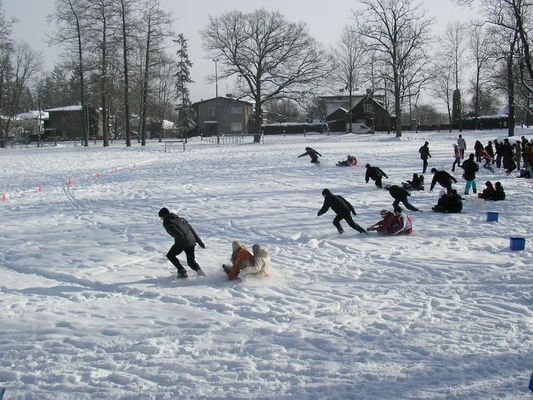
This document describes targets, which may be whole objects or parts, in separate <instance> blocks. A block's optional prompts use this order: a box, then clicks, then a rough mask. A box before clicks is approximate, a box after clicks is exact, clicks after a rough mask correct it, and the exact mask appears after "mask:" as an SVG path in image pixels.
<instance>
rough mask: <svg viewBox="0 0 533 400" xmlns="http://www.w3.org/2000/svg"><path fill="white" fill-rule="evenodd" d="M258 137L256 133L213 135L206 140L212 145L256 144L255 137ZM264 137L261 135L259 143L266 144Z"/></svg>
mask: <svg viewBox="0 0 533 400" xmlns="http://www.w3.org/2000/svg"><path fill="white" fill-rule="evenodd" d="M256 136H258V135H256V134H254V133H246V134H244V133H236V134H223V135H219V136H217V135H213V136H207V137H205V139H206V140H207V143H211V144H237V143H247V142H251V143H254V142H255V137H256ZM264 141H265V140H264V136H263V134H262V133H261V134H259V142H260V143H264Z"/></svg>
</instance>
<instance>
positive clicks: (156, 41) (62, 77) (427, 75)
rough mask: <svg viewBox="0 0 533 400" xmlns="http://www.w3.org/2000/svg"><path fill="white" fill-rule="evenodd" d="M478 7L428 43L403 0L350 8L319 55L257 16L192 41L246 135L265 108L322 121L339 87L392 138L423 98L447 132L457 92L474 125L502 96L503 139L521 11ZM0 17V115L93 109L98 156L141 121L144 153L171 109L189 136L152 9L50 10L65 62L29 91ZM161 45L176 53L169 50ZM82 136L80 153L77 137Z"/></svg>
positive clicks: (123, 2)
mask: <svg viewBox="0 0 533 400" xmlns="http://www.w3.org/2000/svg"><path fill="white" fill-rule="evenodd" d="M456 1H457V3H469V4H471V3H473V2H474V1H476V0H456ZM477 1H478V2H479V3H478V6H479V7H480V9H481V10H483V18H482V19H480V20H479V21H477V22H472V23H470V24H468V25H467V24H459V23H453V24H450V25H448V27H447V29H446V31H445V33H444V35H443V36H442V37H440V38H438V41H437V40H436V38H435V37H434V36H433V35H432V31H431V29H432V26H433V22H434V21H433V20H432V19H430V18H428V17H427V15H426V13H425V11H424V10H423V8H422V7H421V5H420V4H417V3H415V2H414V1H413V0H361V1H360V4H361V9H360V10H357V11H356V12H355V11H354V14H353V22H352V23H351V24H350V25H348V26H346V28H345V29H344V31H343V34H342V36H341V38H340V41H339V45H338V46H337V48H335V49H330V50H326V49H324V48H323V47H322V46H321V45H320V44H319V43H318V42H317V41H316V40H315V39H313V38H312V37H311V36H310V34H309V33H308V31H307V28H306V26H305V24H303V23H292V22H289V21H287V20H286V19H285V17H284V16H283V15H281V14H280V13H278V12H270V11H266V10H264V9H261V10H256V11H253V12H250V13H243V12H240V11H228V12H225V13H224V14H222V15H220V16H212V17H210V18H209V23H208V25H207V26H206V27H205V29H203V30H202V32H201V34H202V38H203V44H204V48H205V50H206V53H207V55H208V57H210V58H213V59H216V60H217V61H218V62H219V63H220V64H219V65H220V66H221V71H220V78H221V79H223V78H231V79H233V80H234V81H235V85H236V87H235V90H234V93H235V94H236V95H237V97H238V98H251V99H253V101H254V102H255V118H254V121H255V130H256V132H260V130H261V123H262V114H263V110H264V109H265V108H267V109H269V111H271V112H272V113H274V114H275V113H276V111H279V114H282V113H283V112H288V111H289V110H290V111H291V112H292V113H294V108H295V107H294V104H299V105H302V104H306V105H307V107H306V110H307V116H309V117H313V116H320V117H324V115H323V114H322V115H320V114H321V110H320V107H317V103H316V99H315V98H314V96H313V95H316V94H317V93H324V88H330V89H331V88H333V87H336V88H338V87H339V86H340V87H342V88H344V89H346V90H347V91H348V93H349V98H350V102H351V99H352V96H353V93H354V92H355V90H356V88H358V87H366V88H371V90H372V91H373V92H379V93H384V94H385V98H386V104H385V105H386V107H387V108H389V110H390V111H391V112H392V114H394V115H395V116H396V127H395V130H396V134H397V135H398V136H400V135H401V130H402V125H401V123H402V114H404V113H405V112H407V113H408V114H409V117H410V119H412V118H411V117H412V115H413V113H415V115H416V112H417V111H418V112H419V117H420V116H422V113H425V114H430V112H428V111H431V110H430V109H429V108H428V107H424V106H423V105H419V104H418V102H419V99H420V96H421V93H423V92H424V91H425V92H426V93H431V94H432V95H433V96H434V97H435V98H438V99H440V100H441V101H442V103H443V104H444V105H445V106H446V109H447V110H448V120H449V122H450V126H451V125H452V123H454V122H457V123H459V124H460V121H461V118H462V117H463V116H464V115H465V112H464V111H463V110H464V107H465V105H464V100H463V96H462V93H463V92H465V91H470V92H471V94H472V96H471V98H472V101H471V112H472V115H473V116H475V117H477V116H479V115H480V114H481V113H483V112H484V111H486V110H490V109H491V108H494V98H495V96H493V95H491V93H495V92H498V93H505V95H506V96H507V103H508V107H509V127H510V131H509V134H510V135H512V134H513V131H512V129H513V127H514V114H515V107H516V104H517V100H519V101H518V104H522V105H525V104H526V103H527V99H528V98H529V97H530V96H531V94H532V92H533V85H531V81H530V78H531V77H532V76H533V70H532V68H533V67H532V65H533V62H532V61H531V55H530V53H529V36H528V35H529V29H530V28H531V27H532V21H531V19H530V17H531V16H530V12H531V5H530V3H529V2H528V1H526V0H477ZM0 16H1V17H2V18H1V20H0V45H1V46H0V52H2V53H1V54H2V55H3V57H4V56H5V58H2V60H4V61H3V62H2V64H1V65H0V67H2V69H1V70H0V99H1V100H0V107H2V113H3V114H5V115H11V114H12V113H14V112H16V111H19V110H20V108H21V107H22V106H23V103H24V102H26V103H28V102H31V101H33V104H31V106H33V107H34V108H35V106H38V107H39V108H48V107H54V106H60V105H66V104H71V103H73V102H78V103H80V104H81V105H82V106H83V105H85V104H92V105H95V106H98V107H99V108H100V109H101V110H102V115H103V120H104V122H105V123H104V124H103V133H104V146H107V145H108V140H109V137H110V135H112V134H114V135H116V136H117V137H118V136H120V135H125V137H126V144H127V145H128V146H129V145H130V144H131V137H130V134H131V130H132V128H131V127H130V116H131V114H132V113H135V114H138V115H139V116H140V122H139V127H138V129H139V135H140V141H141V143H142V144H143V145H144V144H145V131H146V121H147V119H148V116H151V117H154V116H156V117H158V118H159V119H160V120H161V121H162V120H163V118H165V117H166V118H172V119H174V120H176V119H177V118H178V117H177V115H176V113H175V111H174V109H175V108H176V105H177V109H178V111H179V124H180V126H181V127H182V129H183V130H188V129H190V128H191V124H192V123H193V116H192V113H191V107H190V98H189V91H188V85H189V84H190V83H191V78H190V68H192V63H191V62H190V60H189V57H188V48H187V40H186V39H185V37H184V36H183V35H175V34H174V33H173V32H172V31H171V29H170V23H171V16H170V14H169V13H167V12H165V11H164V10H162V9H161V7H160V5H159V1H158V0H56V11H55V13H54V14H53V15H52V16H50V20H51V22H53V23H54V24H55V26H56V27H57V30H56V32H55V33H54V35H53V37H52V43H55V44H57V45H60V46H62V48H63V49H64V54H65V58H64V61H63V62H62V63H60V64H59V65H57V66H56V67H55V68H54V69H53V70H52V71H51V72H49V73H47V74H45V75H44V77H43V78H40V79H39V80H38V81H37V84H36V85H35V87H34V89H33V90H30V89H28V80H29V78H30V77H31V75H32V74H34V73H35V71H36V70H37V66H38V64H39V60H38V56H37V55H36V54H35V53H32V52H31V51H30V50H29V49H27V50H26V52H24V51H22V49H24V46H19V49H20V57H21V59H16V58H15V57H14V56H13V54H19V52H14V51H13V44H12V43H11V42H10V41H9V34H10V29H11V27H12V24H13V23H14V21H9V20H6V18H5V17H4V16H3V15H0ZM171 45H172V46H174V48H175V46H176V45H177V48H178V51H177V52H175V51H174V50H173V51H170V50H169V49H170V48H171ZM432 46H433V49H434V51H430V50H431V47H432ZM4 47H5V50H4ZM24 54H25V55H24ZM29 60H32V62H29ZM4 64H5V68H4ZM468 66H473V78H472V79H470V80H468V81H467V80H466V79H465V77H466V75H467V71H469V69H468ZM13 88H18V90H15V91H13ZM8 89H9V90H10V92H9V93H10V96H11V97H9V96H7V95H6V93H7V92H8ZM15 93H16V95H15ZM523 99H525V100H523ZM23 100H24V101H23ZM26 103H25V104H26ZM26 105H27V104H26ZM27 106H28V105H27ZM9 107H11V108H9ZM110 127H111V128H110ZM109 129H110V130H111V132H109V131H108V130H109ZM5 131H6V130H5V129H3V132H5ZM84 137H85V143H86V144H88V139H89V138H88V132H85V133H84Z"/></svg>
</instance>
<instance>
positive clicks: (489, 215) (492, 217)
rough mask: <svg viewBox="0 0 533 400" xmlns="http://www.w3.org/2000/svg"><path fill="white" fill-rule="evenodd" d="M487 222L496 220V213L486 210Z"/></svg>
mask: <svg viewBox="0 0 533 400" xmlns="http://www.w3.org/2000/svg"><path fill="white" fill-rule="evenodd" d="M487 222H498V213H497V212H493V211H487Z"/></svg>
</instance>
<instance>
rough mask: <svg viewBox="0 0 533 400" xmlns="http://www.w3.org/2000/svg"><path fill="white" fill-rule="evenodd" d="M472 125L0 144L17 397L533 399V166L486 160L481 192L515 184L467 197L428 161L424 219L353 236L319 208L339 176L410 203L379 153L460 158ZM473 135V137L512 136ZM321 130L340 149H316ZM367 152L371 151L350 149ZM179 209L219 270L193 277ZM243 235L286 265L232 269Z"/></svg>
mask: <svg viewBox="0 0 533 400" xmlns="http://www.w3.org/2000/svg"><path fill="white" fill-rule="evenodd" d="M532 131H533V129H529V130H528V129H524V130H518V132H517V134H518V135H517V136H516V138H519V137H520V136H521V135H523V134H525V135H526V137H527V138H528V139H530V138H533V134H532V133H530V132H532ZM457 134H458V133H457V132H453V133H448V132H440V133H439V132H429V133H409V132H406V133H404V135H403V137H401V138H396V137H395V136H394V135H393V134H391V135H387V134H386V133H380V134H376V135H374V136H371V135H361V136H356V135H331V136H326V135H307V136H306V137H304V136H293V137H282V136H267V137H266V138H265V143H264V144H252V143H242V144H226V145H216V144H214V143H208V142H206V141H203V142H200V141H199V140H196V139H195V140H191V141H190V143H189V144H188V146H187V149H186V151H185V152H183V151H181V149H180V148H179V147H175V148H173V151H171V152H166V153H165V152H164V151H163V146H162V145H161V144H159V143H157V142H154V143H149V144H148V146H146V147H145V148H142V147H140V146H138V145H137V144H135V145H134V146H133V147H131V148H126V147H125V146H124V145H123V144H114V145H113V146H111V147H109V148H102V147H101V146H100V145H98V146H95V145H94V144H92V143H91V146H90V147H89V148H83V147H81V146H58V147H43V148H15V149H0V195H1V196H4V195H5V200H4V201H1V202H0V216H1V221H2V222H1V225H0V237H1V239H0V326H1V329H0V332H1V335H0V387H5V388H6V394H5V399H10V400H11V399H54V400H55V399H294V400H301V399H531V393H530V392H529V391H528V389H527V385H528V382H529V378H530V376H531V372H532V371H533V350H532V349H533V294H532V291H533V289H532V288H533V275H532V268H533V258H532V255H531V249H532V243H533V224H532V222H533V218H532V216H533V197H532V188H533V184H532V181H531V180H527V179H519V178H516V177H508V176H506V175H505V173H504V172H503V171H497V172H496V173H494V174H491V173H490V172H488V171H486V170H484V169H481V172H480V173H479V174H478V187H479V189H482V188H483V186H484V182H485V180H487V179H491V180H493V181H497V180H499V181H501V182H502V184H503V186H504V188H505V190H506V193H507V200H505V201H503V202H496V203H494V202H486V203H485V202H483V201H479V200H477V199H476V198H475V196H473V195H472V194H470V196H466V197H467V198H466V200H465V202H464V203H465V206H464V211H463V213H461V214H455V215H454V214H448V215H445V214H437V213H433V212H432V211H431V206H432V205H434V204H435V203H436V201H437V199H438V197H439V191H440V187H438V188H436V190H434V191H433V192H432V193H429V191H428V188H429V181H430V180H431V173H427V174H426V175H425V178H426V181H427V183H426V191H425V192H413V195H412V196H411V198H410V199H411V202H412V203H413V204H414V205H415V206H417V207H419V208H421V209H422V210H423V211H424V212H422V213H410V215H411V216H412V217H413V221H414V229H415V232H414V234H413V235H412V236H401V237H382V236H378V235H377V234H376V233H375V232H371V233H370V234H369V235H360V234H359V233H357V232H355V231H354V230H351V229H350V228H348V227H347V225H346V223H345V222H343V225H344V227H345V230H346V233H345V234H344V235H342V236H339V235H338V234H337V232H336V230H335V227H334V226H333V225H332V223H331V222H332V220H333V217H334V215H333V213H332V212H331V211H329V212H328V213H327V214H325V215H322V216H321V217H317V215H316V213H317V211H318V210H319V209H320V207H321V205H322V201H323V198H322V196H321V191H322V189H323V188H329V189H330V190H331V191H332V192H334V193H335V194H341V195H343V196H344V197H345V198H347V199H348V200H350V201H351V202H352V204H353V205H354V207H355V209H356V211H357V217H356V219H355V220H356V222H358V223H359V224H361V225H362V226H364V227H367V226H370V225H371V224H373V223H374V222H376V221H377V220H379V219H380V216H379V211H380V210H381V209H382V208H386V207H390V206H391V203H392V199H391V197H390V196H389V194H388V192H386V191H384V190H380V189H377V188H376V187H375V186H374V184H373V183H372V182H370V183H368V184H365V181H364V174H365V168H364V165H365V164H366V163H370V164H372V165H378V166H380V167H381V168H382V169H383V170H384V171H385V172H386V173H387V174H388V175H389V177H390V179H388V180H385V183H388V184H391V183H397V184H399V183H400V182H402V181H405V180H407V179H410V177H411V176H412V173H413V172H421V160H420V159H419V155H418V148H419V147H420V146H421V145H422V144H423V143H424V141H425V140H428V141H429V143H430V150H431V154H432V156H433V157H432V158H431V159H430V164H429V168H431V167H437V168H439V169H440V168H445V169H447V170H449V169H450V167H451V164H452V161H453V158H452V150H453V149H452V143H453V142H454V141H455V140H456V138H457ZM463 136H464V137H465V138H466V140H467V144H468V146H469V148H470V149H472V147H473V144H474V141H475V139H480V140H481V141H482V142H483V143H484V144H486V142H487V141H488V140H491V139H494V138H496V137H498V138H503V137H505V132H503V131H490V132H464V133H463ZM305 146H312V147H314V148H316V149H317V150H318V151H319V152H320V153H322V155H323V157H322V163H321V164H320V166H318V167H317V166H315V165H313V164H311V163H310V162H309V158H308V157H306V158H299V159H298V158H297V156H298V155H299V154H301V153H303V151H304V147H305ZM349 153H351V154H355V155H356V156H357V158H358V161H359V163H358V165H357V167H355V168H339V167H336V166H335V163H336V162H337V161H338V160H342V159H345V158H346V155H347V154H349ZM97 173H98V174H99V175H100V176H99V177H97ZM455 176H456V178H457V179H458V180H459V184H456V185H455V187H456V188H457V189H459V191H460V193H462V191H463V188H464V181H463V180H462V179H461V172H457V171H456V173H455ZM69 179H70V184H69ZM39 186H40V187H41V189H42V191H39V190H38V188H39ZM163 206H166V207H168V208H169V209H170V210H171V211H175V212H177V213H179V214H181V215H183V216H184V217H186V218H187V219H188V220H189V222H190V223H191V224H192V225H193V227H194V228H195V229H196V230H197V232H198V233H199V235H200V237H201V238H202V239H203V241H204V242H205V244H206V245H207V249H206V250H203V249H200V248H198V247H197V260H198V261H199V263H200V265H201V266H202V267H203V269H204V270H205V271H206V272H207V277H206V278H202V277H191V278H190V279H188V280H180V281H176V280H174V279H173V278H172V277H173V276H174V275H175V270H174V269H173V267H172V266H171V264H170V263H169V262H168V261H167V260H166V258H165V254H166V252H167V250H168V249H169V247H170V246H171V244H172V239H171V238H170V236H168V235H167V234H166V232H165V231H164V229H163V228H162V226H161V221H160V219H159V218H158V216H157V212H158V210H159V209H160V208H161V207H163ZM487 211H496V212H498V213H499V221H498V222H492V223H490V222H487V221H486V212H487ZM515 236H520V237H524V238H526V249H525V251H511V250H510V247H509V241H510V237H515ZM235 239H239V240H240V241H242V242H243V243H244V244H246V245H247V246H249V247H251V245H252V244H253V243H260V244H263V245H264V246H266V247H267V248H268V249H269V250H270V252H271V255H272V268H273V271H272V274H271V276H270V277H269V278H268V279H265V280H261V281H250V280H248V281H242V282H236V281H227V280H226V279H225V276H224V275H223V273H222V271H221V269H220V265H221V264H222V263H224V262H227V261H228V260H229V257H230V252H231V242H232V241H233V240H235ZM181 259H182V260H183V261H184V257H181ZM190 275H194V274H190Z"/></svg>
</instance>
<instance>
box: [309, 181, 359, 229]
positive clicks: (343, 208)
mask: <svg viewBox="0 0 533 400" xmlns="http://www.w3.org/2000/svg"><path fill="white" fill-rule="evenodd" d="M322 196H323V197H324V204H322V208H321V209H320V210H319V211H318V213H317V217H319V216H321V215H322V214H324V213H325V212H326V211H328V210H329V209H330V208H331V209H332V210H333V212H334V213H335V214H337V216H336V217H335V218H334V219H333V225H335V228H337V232H339V234H341V235H342V234H343V233H344V229H342V226H341V223H340V222H341V221H342V220H343V219H344V220H345V221H346V222H347V223H348V225H350V227H352V228H353V229H355V230H356V231H358V232H359V233H367V232H366V230H365V228H363V227H361V226H360V225H358V224H356V223H355V222H354V220H353V219H352V215H351V214H352V213H353V215H357V213H356V212H355V210H354V208H353V206H352V205H351V204H350V202H349V201H348V200H346V199H345V198H344V197H342V196H338V195H334V194H333V193H331V191H330V190H329V189H324V190H322Z"/></svg>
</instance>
